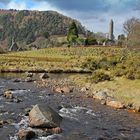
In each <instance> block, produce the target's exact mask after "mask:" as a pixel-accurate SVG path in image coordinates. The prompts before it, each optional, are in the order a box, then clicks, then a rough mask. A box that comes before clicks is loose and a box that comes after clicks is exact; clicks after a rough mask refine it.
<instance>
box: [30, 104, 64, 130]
mask: <svg viewBox="0 0 140 140" xmlns="http://www.w3.org/2000/svg"><path fill="white" fill-rule="evenodd" d="M29 121H30V126H31V127H39V128H56V127H59V126H60V123H61V121H62V117H61V116H60V115H59V114H58V113H57V112H55V111H54V110H53V109H52V108H50V107H49V106H48V105H35V106H34V107H33V109H32V110H31V111H30V112H29Z"/></svg>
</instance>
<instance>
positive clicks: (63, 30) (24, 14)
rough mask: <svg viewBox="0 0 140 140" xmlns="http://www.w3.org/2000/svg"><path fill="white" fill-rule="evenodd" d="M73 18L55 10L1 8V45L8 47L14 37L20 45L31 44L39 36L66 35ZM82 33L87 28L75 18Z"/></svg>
mask: <svg viewBox="0 0 140 140" xmlns="http://www.w3.org/2000/svg"><path fill="white" fill-rule="evenodd" d="M72 21H73V19H72V18H69V17H66V16H64V15H62V14H59V13H57V12H54V11H28V10H22V11H17V10H0V47H3V48H4V47H5V48H6V49H8V48H9V47H10V45H11V44H12V40H13V39H14V40H15V41H16V42H17V43H18V44H19V45H21V46H24V45H29V44H31V43H33V42H35V41H36V40H37V39H38V38H40V37H43V38H45V39H47V38H48V37H49V36H53V35H59V36H60V35H66V34H67V30H68V27H69V25H70V24H71V23H72ZM74 21H75V22H76V24H77V26H78V30H79V33H80V34H85V28H84V27H83V26H82V25H81V24H80V22H78V21H76V20H74Z"/></svg>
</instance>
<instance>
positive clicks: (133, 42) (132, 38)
mask: <svg viewBox="0 0 140 140" xmlns="http://www.w3.org/2000/svg"><path fill="white" fill-rule="evenodd" d="M123 27H124V32H125V33H126V35H127V46H130V47H140V19H137V18H131V19H129V20H127V21H126V22H125V23H124V26H123Z"/></svg>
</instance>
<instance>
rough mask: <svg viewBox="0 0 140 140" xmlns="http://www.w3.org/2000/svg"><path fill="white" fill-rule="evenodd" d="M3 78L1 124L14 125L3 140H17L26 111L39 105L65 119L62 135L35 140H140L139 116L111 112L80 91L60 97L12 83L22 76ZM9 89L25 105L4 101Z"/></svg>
mask: <svg viewBox="0 0 140 140" xmlns="http://www.w3.org/2000/svg"><path fill="white" fill-rule="evenodd" d="M63 76H64V75H63ZM0 77H1V78H0V95H1V96H0V120H9V121H10V122H11V123H9V124H5V125H4V126H3V127H1V128H0V140H17V137H16V136H15V134H16V133H17V132H18V130H19V129H20V128H22V127H27V126H26V119H27V117H25V109H26V108H31V107H32V106H33V105H36V104H48V105H49V106H50V107H52V108H53V109H54V110H56V111H57V112H58V113H59V114H60V115H61V116H62V117H63V121H62V123H61V128H62V129H63V132H62V133H61V134H59V135H51V136H48V137H43V136H40V137H38V138H36V139H35V140H140V115H139V114H134V113H129V112H128V111H127V110H116V109H112V108H110V107H107V106H104V105H101V104H100V103H99V102H98V101H97V100H93V99H91V98H82V96H81V94H82V93H80V92H79V90H75V91H74V92H72V93H70V94H57V93H54V92H52V91H51V90H49V89H48V88H45V87H44V88H39V87H37V86H36V85H35V84H34V83H33V82H30V83H28V82H14V81H13V79H15V78H19V77H22V75H8V74H5V75H1V76H0ZM23 77H24V76H23ZM55 77H57V75H56V76H55ZM58 77H61V76H60V75H59V76H58ZM6 89H12V90H13V94H14V96H17V97H18V98H19V99H21V100H22V102H19V103H16V102H11V101H9V100H7V99H5V98H4V97H3V96H2V94H3V92H4V91H5V90H6Z"/></svg>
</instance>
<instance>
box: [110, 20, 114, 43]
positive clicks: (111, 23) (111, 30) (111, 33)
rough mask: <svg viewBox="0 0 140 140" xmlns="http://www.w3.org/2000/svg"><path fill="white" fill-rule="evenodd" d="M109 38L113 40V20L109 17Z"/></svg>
mask: <svg viewBox="0 0 140 140" xmlns="http://www.w3.org/2000/svg"><path fill="white" fill-rule="evenodd" d="M109 40H111V41H113V40H114V22H113V20H112V19H111V20H110V23H109Z"/></svg>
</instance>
